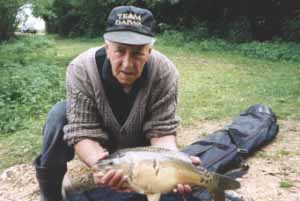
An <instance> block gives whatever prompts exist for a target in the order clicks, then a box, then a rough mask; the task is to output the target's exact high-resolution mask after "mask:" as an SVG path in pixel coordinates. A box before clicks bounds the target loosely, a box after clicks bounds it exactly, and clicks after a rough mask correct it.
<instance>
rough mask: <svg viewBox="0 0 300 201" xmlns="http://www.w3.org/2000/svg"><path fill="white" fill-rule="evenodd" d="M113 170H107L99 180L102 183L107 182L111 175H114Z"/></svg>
mask: <svg viewBox="0 0 300 201" xmlns="http://www.w3.org/2000/svg"><path fill="white" fill-rule="evenodd" d="M115 173H116V171H115V170H109V171H108V172H107V173H106V174H105V175H104V176H103V177H102V178H101V180H100V182H101V183H102V184H108V182H109V181H110V180H111V179H112V177H113V176H114V175H115Z"/></svg>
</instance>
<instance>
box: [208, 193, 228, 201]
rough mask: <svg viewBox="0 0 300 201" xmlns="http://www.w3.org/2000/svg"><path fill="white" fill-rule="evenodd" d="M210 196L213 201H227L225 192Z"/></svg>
mask: <svg viewBox="0 0 300 201" xmlns="http://www.w3.org/2000/svg"><path fill="white" fill-rule="evenodd" d="M210 195H211V197H212V200H213V201H225V193H224V191H214V192H212V193H211V194H210Z"/></svg>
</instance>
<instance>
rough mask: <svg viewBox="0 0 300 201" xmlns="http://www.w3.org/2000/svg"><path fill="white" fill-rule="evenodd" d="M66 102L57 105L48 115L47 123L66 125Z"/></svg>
mask: <svg viewBox="0 0 300 201" xmlns="http://www.w3.org/2000/svg"><path fill="white" fill-rule="evenodd" d="M66 108H67V106H66V101H61V102H58V103H56V104H55V105H54V106H53V107H52V109H51V110H50V111H49V113H48V120H47V122H49V121H50V122H56V123H66V120H67V117H66V112H67V109H66Z"/></svg>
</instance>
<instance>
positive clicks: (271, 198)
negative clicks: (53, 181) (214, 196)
mask: <svg viewBox="0 0 300 201" xmlns="http://www.w3.org/2000/svg"><path fill="white" fill-rule="evenodd" d="M228 123H230V121H227V120H223V121H199V122H197V124H195V125H193V126H189V127H183V128H180V130H179V136H178V143H179V145H180V146H181V147H183V146H186V145H188V144H190V143H192V142H195V141H196V140H199V139H200V138H203V136H205V135H207V134H209V133H212V132H213V131H216V130H218V129H221V128H223V127H224V126H225V125H226V124H228ZM279 125H280V132H279V135H278V137H277V138H276V139H275V140H274V141H273V142H272V143H271V144H269V145H268V146H266V147H264V148H263V149H262V150H261V151H259V152H257V153H256V154H255V155H254V156H253V157H251V158H250V159H249V160H248V164H249V165H250V169H249V172H248V174H247V175H245V176H244V177H243V178H242V179H241V183H242V188H241V189H239V190H238V191H237V193H238V194H240V195H242V196H243V197H244V198H247V200H249V198H251V200H254V201H300V121H296V120H280V121H279ZM0 200H5V201H38V200H39V189H38V185H37V181H36V179H35V172H34V168H33V167H32V166H31V165H30V164H21V165H16V166H13V167H10V168H8V169H6V170H5V171H4V172H3V173H2V174H1V175H0Z"/></svg>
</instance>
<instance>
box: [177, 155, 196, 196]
mask: <svg viewBox="0 0 300 201" xmlns="http://www.w3.org/2000/svg"><path fill="white" fill-rule="evenodd" d="M190 158H191V160H192V163H193V164H194V165H200V163H201V161H200V159H199V158H198V157H196V156H190ZM173 192H174V193H177V192H178V193H181V194H185V193H190V192H192V188H191V186H190V185H186V184H177V188H175V189H173Z"/></svg>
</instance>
